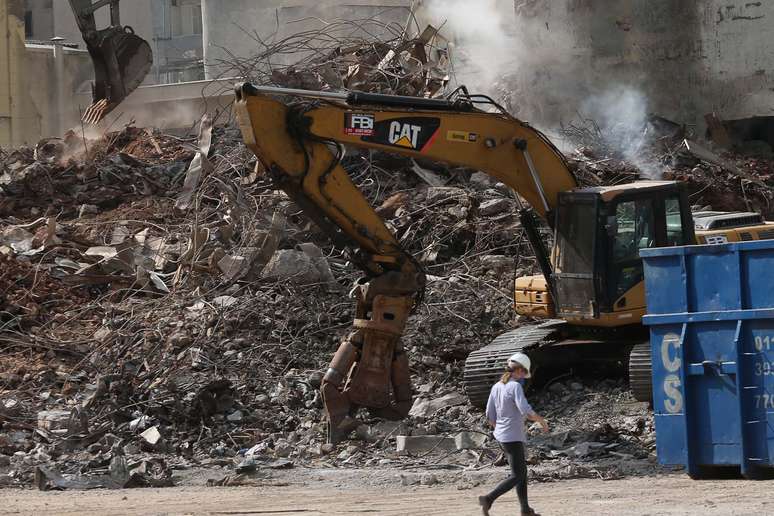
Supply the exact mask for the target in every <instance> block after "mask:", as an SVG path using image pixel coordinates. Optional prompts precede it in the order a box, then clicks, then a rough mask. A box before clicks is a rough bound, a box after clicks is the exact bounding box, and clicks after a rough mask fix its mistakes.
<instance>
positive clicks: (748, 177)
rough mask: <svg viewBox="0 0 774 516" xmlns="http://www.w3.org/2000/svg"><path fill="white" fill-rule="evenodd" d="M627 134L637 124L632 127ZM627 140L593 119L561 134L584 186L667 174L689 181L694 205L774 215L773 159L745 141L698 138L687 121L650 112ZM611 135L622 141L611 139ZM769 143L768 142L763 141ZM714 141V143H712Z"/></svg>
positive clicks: (718, 209)
mask: <svg viewBox="0 0 774 516" xmlns="http://www.w3.org/2000/svg"><path fill="white" fill-rule="evenodd" d="M628 131H629V134H630V135H631V134H632V131H633V129H632V128H628ZM634 132H635V133H636V136H632V137H630V138H629V140H627V142H626V143H624V144H623V150H621V149H622V147H621V145H620V140H614V139H612V138H611V137H610V135H609V134H606V132H605V131H604V130H602V129H600V128H599V127H597V126H596V125H595V124H594V123H593V122H586V123H583V124H577V125H574V124H570V125H568V126H566V127H564V128H563V129H562V136H563V137H564V138H565V139H566V143H567V144H568V145H569V146H571V148H572V152H569V153H568V156H567V158H568V163H569V165H570V167H571V169H572V170H573V172H574V173H575V175H576V177H577V178H578V180H579V182H580V183H581V184H582V185H584V186H600V185H610V184H618V183H625V182H630V181H635V180H638V179H666V180H676V181H681V182H683V183H686V184H687V185H688V190H689V194H690V197H689V198H690V200H691V203H692V204H693V205H694V206H695V207H696V208H702V209H712V210H717V211H751V212H759V213H762V214H763V215H764V217H766V218H767V219H770V218H774V206H772V205H771V202H770V199H771V198H772V194H774V178H772V172H774V160H772V158H771V155H770V154H771V153H770V152H769V153H765V152H764V153H761V152H759V149H758V148H757V147H756V148H753V149H752V150H751V149H750V147H749V146H747V145H745V144H744V142H739V143H738V144H736V145H732V144H730V143H729V144H727V145H725V146H719V145H714V146H712V143H711V142H710V143H707V144H700V143H698V142H697V141H695V139H693V135H691V134H689V133H688V132H687V131H686V129H685V127H684V126H680V125H678V124H676V123H674V122H671V121H669V120H666V119H664V118H662V117H657V116H651V117H650V119H649V121H648V123H647V124H646V125H645V126H644V127H642V128H639V130H637V131H634ZM611 140H613V141H615V142H616V143H618V144H619V145H615V144H611ZM764 145H765V144H764ZM711 146H712V147H711Z"/></svg>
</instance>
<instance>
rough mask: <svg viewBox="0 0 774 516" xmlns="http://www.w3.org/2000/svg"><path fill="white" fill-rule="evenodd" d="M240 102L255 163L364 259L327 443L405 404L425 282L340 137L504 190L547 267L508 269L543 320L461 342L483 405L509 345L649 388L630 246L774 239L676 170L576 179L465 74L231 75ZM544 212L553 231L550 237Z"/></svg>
mask: <svg viewBox="0 0 774 516" xmlns="http://www.w3.org/2000/svg"><path fill="white" fill-rule="evenodd" d="M234 111H235V113H236V117H237V120H238V123H239V125H240V128H241V131H242V136H243V139H244V141H245V143H246V145H247V146H248V147H249V148H250V150H251V151H252V152H253V153H254V154H255V156H256V157H257V158H258V161H259V162H260V166H261V169H262V170H264V171H265V173H266V174H268V176H269V177H270V178H271V180H272V182H273V183H274V185H275V186H276V187H277V188H279V189H282V190H283V191H284V192H286V193H287V195H288V196H290V198H292V199H293V200H294V201H295V202H296V204H297V205H298V206H299V207H300V208H301V209H302V210H303V211H304V212H305V213H306V214H307V215H308V216H309V218H310V219H311V220H313V221H314V222H316V223H317V225H318V226H319V227H320V228H321V229H322V230H324V231H325V232H326V233H327V234H328V235H329V237H330V238H331V240H332V241H333V242H334V243H335V244H336V245H337V246H339V247H341V248H344V249H349V250H350V251H351V254H350V258H351V260H352V262H353V263H354V264H356V265H357V266H358V267H359V268H360V269H361V270H362V271H363V272H364V273H365V276H364V277H363V279H362V281H361V282H360V283H359V285H358V286H357V288H356V289H355V290H354V291H353V292H354V294H355V297H356V313H355V320H354V323H353V327H352V330H351V332H350V333H349V334H348V336H347V337H346V338H345V339H344V340H343V341H342V342H341V344H340V346H339V348H338V350H337V351H336V353H335V355H334V357H333V360H332V361H331V363H330V366H329V368H328V370H327V372H326V373H325V376H324V379H323V382H322V387H321V389H322V395H323V401H324V405H325V410H326V413H327V416H328V421H329V436H328V437H329V439H330V440H331V441H337V440H339V439H340V438H342V436H345V435H346V434H347V433H348V432H349V431H350V430H351V429H352V428H353V427H354V426H355V425H356V419H355V413H356V410H357V408H358V407H365V408H368V409H369V410H370V411H371V412H372V414H373V415H375V416H379V417H384V418H388V419H401V418H403V417H405V416H406V415H407V414H408V412H409V410H410V408H411V405H412V394H411V386H410V379H409V361H408V357H407V356H406V352H405V350H404V348H403V346H402V345H401V341H400V339H401V335H402V333H403V330H404V327H405V324H406V321H407V319H408V317H409V316H410V314H411V312H412V310H414V309H415V308H416V307H417V306H418V304H419V303H420V302H421V300H422V293H423V290H424V287H425V280H426V278H425V274H424V272H423V270H422V266H421V264H420V263H419V262H418V261H417V260H416V259H415V258H414V257H413V256H412V255H411V254H410V253H409V252H407V251H406V250H405V249H403V248H402V247H401V245H400V244H399V242H398V240H397V239H396V237H395V235H394V234H393V233H392V232H391V231H390V230H389V229H388V228H387V226H386V224H385V222H384V221H383V220H382V218H381V217H380V216H379V215H378V214H377V213H376V212H375V211H374V208H373V207H372V206H371V205H370V204H369V202H368V201H367V200H366V199H365V197H364V196H363V194H362V192H360V191H359V190H358V188H357V187H356V186H355V185H354V184H353V182H352V181H351V179H350V178H349V176H348V175H347V173H346V171H345V170H344V168H343V167H342V165H341V158H342V156H343V155H344V146H348V147H355V148H361V149H373V150H379V151H384V152H389V153H395V154H399V155H402V156H409V157H412V158H423V159H429V160H434V161H438V162H443V163H447V164H452V165H459V166H464V167H467V168H468V169H472V170H479V171H482V172H484V173H486V174H488V175H489V176H491V177H492V178H494V179H496V180H497V181H500V182H502V183H504V184H505V185H507V186H509V187H510V188H511V189H512V190H513V191H514V193H515V195H514V198H515V199H516V200H517V202H518V205H519V218H520V221H521V224H522V227H523V229H524V231H525V234H526V235H527V238H528V239H529V242H530V244H531V246H532V248H533V250H534V252H535V256H536V261H537V264H538V266H539V268H540V270H541V272H542V274H540V275H537V276H529V277H522V278H518V279H516V281H515V285H514V287H515V297H514V300H515V309H516V311H517V312H518V313H520V314H522V315H527V316H530V317H534V318H543V319H546V321H545V322H542V323H540V324H535V325H530V326H524V327H521V328H518V329H516V330H513V331H509V332H506V333H504V334H503V335H501V336H500V337H498V338H497V339H495V340H494V342H492V343H491V344H490V345H487V346H485V347H484V348H482V349H480V350H478V351H475V352H473V353H472V354H471V355H470V356H469V358H468V359H467V361H466V364H465V371H464V384H465V389H466V392H467V394H468V396H469V398H470V399H471V401H472V402H473V403H474V404H478V405H481V404H482V403H484V402H485V400H486V397H487V395H488V392H489V388H490V387H491V385H492V384H493V383H494V382H495V381H496V378H497V377H498V376H499V375H500V374H501V373H502V368H503V364H504V363H505V362H506V360H507V358H508V357H509V356H510V355H512V354H513V353H515V352H518V351H523V352H526V353H527V354H528V355H530V356H531V358H533V363H537V364H541V363H542V364H551V363H561V362H564V363H572V362H574V361H576V360H589V359H596V360H603V361H610V360H619V359H620V360H624V361H626V360H628V355H629V353H632V355H633V356H632V360H631V364H630V368H631V370H630V377H631V383H632V386H633V388H634V390H635V394H636V395H637V396H638V397H640V398H643V399H648V398H649V397H650V390H651V388H650V382H651V380H650V347H649V346H648V345H647V332H646V331H645V330H644V327H643V326H642V324H641V319H642V316H643V315H644V314H645V287H644V281H643V267H642V261H641V259H640V258H639V250H640V249H642V248H648V247H660V246H675V245H678V246H679V245H687V244H694V243H697V237H698V238H699V240H698V242H703V241H715V242H716V241H720V240H722V239H725V240H726V241H734V240H742V239H759V238H770V237H771V233H772V230H773V229H774V225H770V224H766V223H765V222H764V221H763V220H762V218H761V217H760V215H758V214H755V213H721V212H703V213H699V214H695V215H694V214H692V213H691V209H690V205H689V203H688V197H687V194H686V192H685V190H684V188H683V187H682V185H681V184H679V183H677V182H673V181H638V182H634V183H629V184H621V185H616V186H608V187H591V188H579V187H578V184H577V181H576V178H575V177H574V176H573V174H572V172H571V171H570V169H569V168H568V166H567V163H566V162H565V159H564V157H563V156H562V154H561V152H560V151H559V150H558V149H557V148H556V147H555V146H554V145H553V144H552V143H551V142H550V141H549V139H548V138H547V137H546V136H545V135H543V134H542V133H541V132H540V131H538V130H537V129H535V128H534V127H531V126H530V125H529V124H527V123H525V122H522V121H520V120H518V119H516V118H514V117H512V116H511V115H509V114H508V113H507V112H506V111H505V110H503V109H501V108H500V107H499V106H498V105H497V104H496V103H495V102H494V101H493V100H492V99H490V98H489V97H486V96H483V95H470V94H469V93H468V92H467V90H465V89H464V88H461V89H458V90H457V91H456V92H454V93H453V94H452V95H450V96H449V97H447V98H445V99H427V98H415V97H401V96H392V95H382V94H374V93H363V92H355V91H353V92H313V91H303V90H294V89H287V88H275V87H262V86H254V85H252V84H249V83H245V84H242V85H239V86H238V87H237V88H236V101H235V104H234ZM539 219H542V220H543V221H544V223H545V224H544V225H543V228H545V226H548V227H549V228H550V231H551V233H552V235H553V239H552V240H553V249H552V250H550V251H549V249H548V247H547V245H546V243H545V238H544V235H543V233H544V231H541V223H540V220H539ZM696 229H700V230H701V231H698V232H697V231H696ZM767 232H768V233H767ZM767 235H769V236H767ZM515 237H516V236H515V235H514V238H515ZM638 344H639V345H638ZM535 355H539V358H538V357H536V356H535Z"/></svg>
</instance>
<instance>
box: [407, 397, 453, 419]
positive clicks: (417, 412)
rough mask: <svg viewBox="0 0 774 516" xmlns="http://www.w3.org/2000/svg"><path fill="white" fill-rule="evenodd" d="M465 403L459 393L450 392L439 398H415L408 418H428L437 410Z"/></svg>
mask: <svg viewBox="0 0 774 516" xmlns="http://www.w3.org/2000/svg"><path fill="white" fill-rule="evenodd" d="M464 403H467V399H466V398H465V396H464V395H463V394H461V393H459V392H450V393H449V394H447V395H445V396H441V397H440V398H417V399H416V401H414V405H413V406H412V407H411V411H409V415H410V416H414V417H430V416H432V415H434V414H435V413H436V412H438V411H439V410H442V409H445V408H448V407H453V406H454V405H462V404H464Z"/></svg>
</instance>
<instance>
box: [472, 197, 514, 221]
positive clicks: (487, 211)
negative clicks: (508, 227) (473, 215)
mask: <svg viewBox="0 0 774 516" xmlns="http://www.w3.org/2000/svg"><path fill="white" fill-rule="evenodd" d="M510 207H511V203H510V201H509V200H508V199H490V200H488V201H484V202H482V203H481V205H480V206H479V207H478V212H479V213H480V214H481V215H482V216H483V217H491V216H493V215H498V214H500V213H503V212H505V211H507V210H508V209H509V208H510Z"/></svg>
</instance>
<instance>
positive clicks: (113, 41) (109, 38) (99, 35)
mask: <svg viewBox="0 0 774 516" xmlns="http://www.w3.org/2000/svg"><path fill="white" fill-rule="evenodd" d="M107 4H110V26H109V27H107V28H105V29H100V30H97V28H96V22H95V21H94V11H95V10H96V9H98V8H100V7H102V6H104V5H107ZM70 5H71V7H72V9H73V12H74V14H75V17H76V20H77V22H78V28H79V29H80V31H81V34H83V39H84V41H85V42H86V48H87V49H88V51H89V55H90V56H91V60H92V62H93V63H94V85H93V87H92V95H93V99H94V103H93V104H92V105H91V106H89V107H88V108H87V109H86V111H85V112H84V113H83V116H82V119H83V121H84V122H86V123H89V124H97V123H99V122H100V120H102V119H103V118H104V117H105V115H107V114H108V113H110V111H112V110H113V109H114V108H115V107H116V106H118V104H120V103H121V102H122V101H123V100H124V99H125V98H126V97H127V96H128V95H129V94H130V93H131V92H132V91H134V90H135V89H136V88H137V86H139V85H140V84H141V83H142V81H143V79H144V78H145V76H146V75H147V74H148V72H149V71H150V69H151V66H152V65H153V51H152V50H151V47H150V45H149V44H148V42H147V41H145V40H144V39H142V38H141V37H139V36H137V35H136V34H135V33H134V30H133V29H132V28H131V27H129V26H122V25H121V23H120V18H119V11H118V0H108V1H105V0H100V1H97V2H96V3H94V4H92V1H91V0H70Z"/></svg>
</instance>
